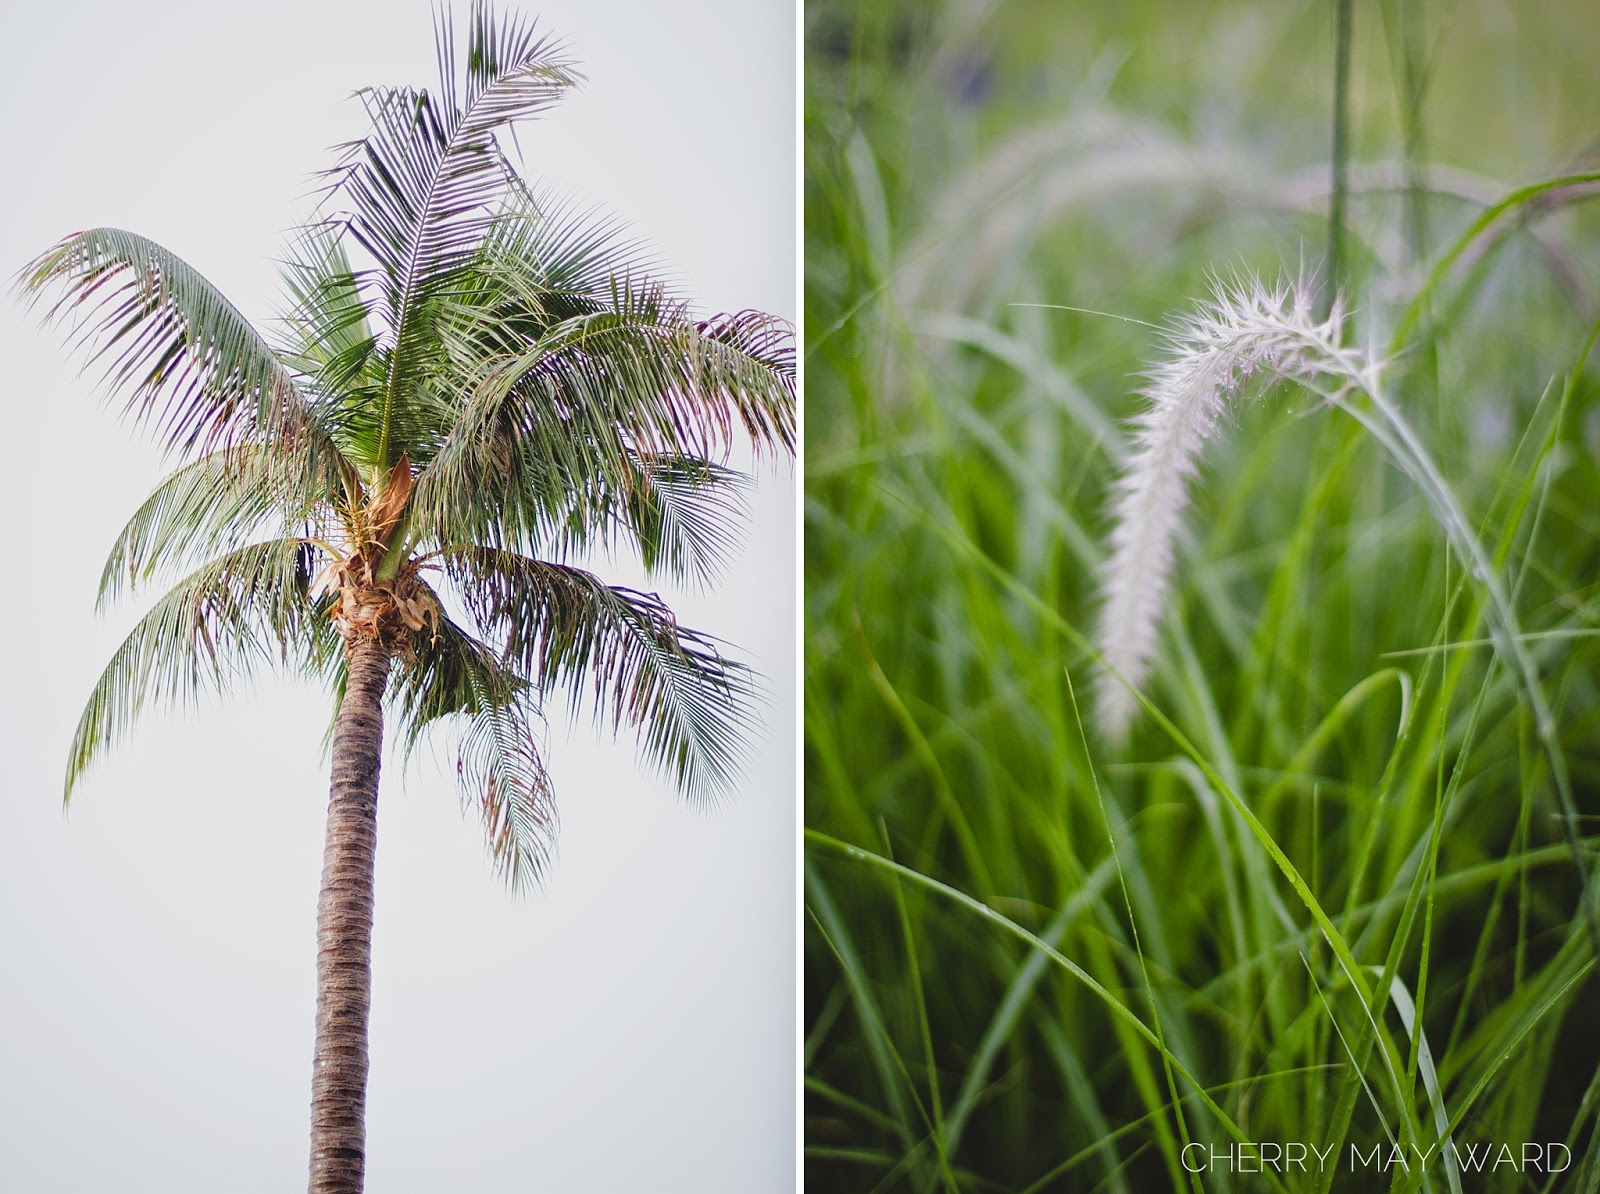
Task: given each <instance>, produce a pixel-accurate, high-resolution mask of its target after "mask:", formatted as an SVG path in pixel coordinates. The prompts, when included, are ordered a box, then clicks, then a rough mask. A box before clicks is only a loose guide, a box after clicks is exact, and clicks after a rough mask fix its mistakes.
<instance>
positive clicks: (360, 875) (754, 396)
mask: <svg viewBox="0 0 1600 1194" xmlns="http://www.w3.org/2000/svg"><path fill="white" fill-rule="evenodd" d="M436 38H437V43H438V61H439V73H440V78H439V87H438V88H437V90H435V91H425V90H413V89H411V88H404V87H391V88H371V89H367V90H365V91H362V92H360V93H359V94H360V97H361V100H362V102H363V104H364V106H365V109H366V112H367V115H368V116H369V118H370V121H371V130H370V132H369V133H368V134H367V136H365V137H364V138H362V139H360V140H358V141H354V142H351V143H349V144H347V145H344V146H341V147H339V149H338V151H337V153H338V157H337V159H336V163H335V165H334V166H333V167H332V168H331V169H330V170H329V171H328V172H327V174H326V178H325V180H324V181H325V195H324V198H323V201H322V204H321V205H320V207H319V208H318V211H317V213H316V216H315V217H314V219H313V220H312V221H311V222H309V223H308V224H307V225H306V226H304V227H303V228H302V229H301V230H300V232H299V233H298V234H297V236H296V237H295V238H294V240H293V243H292V245H291V247H290V251H289V254H288V257H289V260H288V261H287V263H286V265H285V269H284V282H285V290H286V300H287V301H286V305H285V311H284V315H283V318H282V319H281V320H279V321H278V322H277V323H276V324H275V325H274V327H273V329H272V331H271V333H270V334H264V333H263V332H261V331H258V330H257V329H256V327H254V326H253V325H252V324H251V323H250V322H249V321H248V320H246V319H245V317H244V316H243V315H241V314H240V312H239V311H238V310H237V309H236V308H235V307H234V306H233V305H232V304H231V303H229V302H228V300H227V299H226V298H224V297H223V296H222V295H221V294H220V293H219V292H218V290H217V289H216V288H215V287H214V286H212V285H211V283H209V282H208V281H207V280H206V279H205V278H204V277H203V276H202V275H201V274H200V273H199V272H197V271H196V270H195V269H194V268H193V267H191V266H190V265H189V264H187V263H186V262H185V261H183V260H182V259H181V258H179V257H178V256H176V255H175V254H173V253H172V252H170V251H169V250H167V249H165V248H163V247H162V246H160V245H158V244H156V243H154V242H152V241H150V240H148V239H146V238H144V237H141V236H138V235H136V234H133V233H130V232H124V231H120V230H117V229H111V228H97V229H92V230H90V231H86V232H80V233H76V234H74V235H72V236H69V237H67V238H66V239H65V240H63V241H61V242H60V243H59V244H57V245H56V246H55V247H54V248H52V249H51V250H50V251H49V252H47V253H45V254H44V255H43V256H41V257H40V258H39V259H38V260H36V261H35V262H33V263H32V264H30V265H29V266H28V267H27V268H26V269H25V271H24V273H23V275H22V277H21V280H20V284H21V288H22V289H23V290H24V291H25V292H26V293H29V294H34V295H37V294H40V293H42V292H44V291H47V290H53V291H54V292H55V295H56V298H55V302H54V304H53V306H52V307H51V314H52V315H53V316H56V317H60V318H63V319H66V320H68V321H70V323H71V324H72V326H73V327H74V329H75V331H76V333H77V337H78V339H79V340H80V341H81V342H83V343H85V344H87V345H88V346H89V347H90V351H91V352H92V359H94V360H96V361H98V362H100V363H101V364H102V365H103V367H104V368H105V371H106V374H107V378H108V381H109V383H110V385H111V387H112V388H113V390H114V391H116V392H118V393H120V394H121V395H122V396H123V397H124V399H125V401H126V404H127V409H128V411H129V412H130V414H131V415H132V416H133V417H134V418H135V419H136V420H137V421H139V422H142V423H144V424H146V425H148V426H149V427H151V428H153V429H154V430H155V432H156V434H157V436H158V437H159V439H160V441H161V442H162V444H163V445H164V446H165V447H166V448H167V450H168V451H169V452H170V453H171V454H172V456H173V457H174V458H175V459H176V463H177V467H176V468H175V469H174V471H173V472H172V473H171V474H170V475H169V476H167V477H166V479H165V480H163V481H162V482H161V483H160V484H159V485H158V486H157V487H156V489H155V490H154V492H152V493H151V494H150V496H149V498H148V499H147V500H146V501H145V502H144V503H143V504H142V505H141V506H140V507H139V508H138V509H137V510H136V511H135V512H134V514H133V516H132V517H131V518H130V519H129V520H128V523H127V525H126V526H125V527H124V529H123V531H122V532H121V534H120V535H119V536H118V538H117V540H116V542H115V544H114V545H113V547H112V550H111V553H110V558H109V559H108V561H107V563H106V566H105V571H104V574H103V576H102V580H101V588H100V596H101V601H102V603H103V602H105V601H108V600H110V599H113V598H115V597H117V596H119V595H120V594H121V593H122V592H123V591H124V589H127V588H132V587H141V586H148V585H151V584H156V583H162V584H165V585H167V586H168V587H167V588H166V591H165V593H164V595H162V596H161V597H160V598H159V599H158V600H157V601H156V602H155V604H154V606H153V608H152V609H151V610H150V612H149V613H148V614H147V615H146V616H145V617H144V618H143V619H142V620H141V621H140V622H139V623H138V624H137V625H136V626H135V628H134V629H133V631H132V632H131V633H130V634H129V635H128V637H127V639H126V640H125V641H124V642H123V644H122V645H121V647H120V648H119V649H118V650H117V651H116V653H115V654H114V655H113V657H112V659H111V662H110V664H109V665H108V666H107V667H106V669H105V672H104V673H103V675H102V676H101V678H100V680H99V682H98V683H97V684H96V686H95V688H94V690H93V692H92V693H91V695H90V697H89V701H88V704H87V707H86V708H85V709H84V712H83V715H82V718H81V720H80V722H79V725H78V729H77V733H76V735H75V737H74V739H73V742H72V745H71V749H70V756H69V760H68V766H67V775H66V794H67V796H68V797H70V795H71V793H72V789H73V786H74V785H75V784H76V782H77V781H78V779H79V778H80V777H81V775H82V774H83V772H84V770H85V769H86V768H87V767H88V766H89V765H90V764H91V763H92V762H93V761H94V760H95V759H96V758H97V757H98V756H99V754H100V753H101V752H102V751H103V750H104V749H105V748H106V747H107V746H109V745H110V744H112V743H113V742H115V741H116V740H117V739H118V738H119V737H121V736H122V735H123V734H125V733H126V732H127V731H128V729H129V728H130V726H131V725H132V723H133V721H134V720H135V719H136V717H137V716H138V715H139V714H140V712H141V711H142V710H143V709H144V708H145V707H146V705H147V704H149V703H150V702H152V701H164V702H183V701H186V700H189V699H191V698H193V697H194V696H196V695H197V694H199V693H200V692H203V691H225V690H227V689H229V688H230V687H231V686H232V685H233V684H234V683H235V682H236V681H238V680H240V679H242V678H245V677H247V676H248V675H249V674H250V673H251V672H252V670H253V669H254V668H256V667H257V666H259V665H262V664H264V663H271V664H277V665H281V666H286V667H288V668H291V669H294V670H297V671H299V672H301V673H303V674H306V675H309V676H312V677H314V678H316V679H318V680H320V681H321V682H323V683H325V684H326V685H327V686H328V687H329V688H330V689H331V690H332V691H333V693H334V694H335V697H336V714H335V718H334V725H333V730H332V755H333V760H332V763H333V782H332V795H331V801H330V810H329V830H328V847H327V854H326V856H325V859H326V861H325V869H324V876H323V899H322V904H321V905H320V909H319V1011H318V1045H317V1059H316V1077H315V1081H314V1088H315V1089H314V1095H313V1102H314V1108H315V1110H314V1114H313V1166H312V1168H313V1176H312V1188H313V1189H314V1190H320V1189H328V1190H333V1189H359V1188H360V1183H361V1168H362V1147H363V1146H362V1140H361V1117H362V1101H363V1100H364V1090H365V1073H366V1056H365V1049H366V1044H365V1039H366V1037H365V1034H366V1027H365V1025H366V998H367V996H366V990H367V988H366V983H367V977H366V976H367V974H368V961H367V953H366V951H367V949H368V943H369V941H370V931H371V886H372V879H371V876H372V861H371V853H372V844H371V843H372V833H373V832H374V826H375V819H374V816H375V814H374V809H375V801H376V794H377V772H378V755H379V753H380V751H381V742H382V732H383V723H384V721H385V719H387V720H388V721H389V722H390V724H391V726H392V728H393V730H394V733H395V737H396V739H397V741H398V742H400V743H401V744H402V745H403V746H404V747H405V748H406V749H407V750H409V749H410V748H411V747H413V746H414V745H415V744H416V743H417V742H418V741H419V740H420V739H421V738H422V736H423V735H425V734H426V733H427V732H428V731H429V730H430V728H431V727H433V726H435V725H436V724H438V723H450V724H451V727H452V728H453V729H455V731H456V757H457V771H458V775H459V777H460V779H461V782H462V785H463V791H464V794H465V795H466V796H467V798H468V799H469V800H470V802H472V803H474V804H476V805H477V806H478V807H479V808H480V810H481V812H482V815H483V819H484V824H485V827H486V830H487V833H488V841H489V848H490V852H491V855H492V857H493V859H494V861H495V863H496V864H497V866H498V867H499V868H500V870H501V871H502V872H503V873H504V874H505V876H506V877H507V878H508V880H509V881H510V882H511V884H512V885H513V886H514V887H515V886H522V885H525V884H526V883H528V882H530V881H533V880H536V879H537V878H538V877H539V876H540V875H541V873H542V872H543V870H544V868H545V866H546V864H547V862H548V860H549V856H550V849H551V845H552V841H553V834H554V829H555V810H554V805H553V802H552V793H551V787H550V782H549V778H548V776H547V774H546V772H545V769H544V766H543V764H542V762H541V755H540V746H539V739H538V736H537V735H536V733H535V731H534V727H535V725H536V724H537V722H538V719H539V716H540V710H541V708H542V707H543V704H544V702H545V701H546V700H548V699H550V698H551V697H552V696H553V694H555V693H558V692H560V693H564V694H565V696H566V699H567V700H568V701H569V702H570V704H571V705H572V706H573V707H575V708H576V707H580V706H584V707H590V708H592V709H593V711H594V712H595V714H596V715H597V717H599V718H601V719H602V720H603V721H604V722H605V723H607V724H609V725H610V726H611V727H612V729H613V730H614V731H617V730H620V729H622V728H623V727H627V728H629V729H630V730H632V731H633V732H635V733H636V734H637V736H638V740H639V743H640V747H641V749H642V752H643V754H644V757H645V758H646V760H647V761H648V762H649V763H651V764H652V765H654V766H655V767H657V768H659V769H661V770H663V771H664V772H666V773H667V774H668V775H669V776H670V777H671V778H672V779H673V780H674V781H675V782H676V784H677V786H678V787H679V788H680V789H681V790H683V791H684V792H685V793H686V794H689V795H691V796H698V795H702V794H708V793H711V792H714V791H717V790H719V789H725V788H727V787H728V786H729V784H730V783H731V782H732V781H733V779H734V778H735V776H736V775H737V773H738V767H739V763H740V758H741V751H742V749H743V746H742V743H743V741H744V732H745V729H746V728H747V723H748V721H749V719H750V715H751V713H752V702H753V699H754V696H755V690H754V687H753V683H752V678H751V675H750V673H749V672H748V671H747V669H746V668H744V667H743V666H742V665H740V664H738V663H736V662H734V661H732V660H730V659H728V658H726V657H725V656H724V655H723V654H722V652H721V650H720V649H719V645H718V642H717V640H715V639H713V638H712V637H710V636H708V635H706V634H702V633H699V632H697V631H694V630H690V629H688V628H687V627H684V626H680V625H679V624H678V622H677V620H676V619H675V617H674V616H673V614H672V611H671V610H670V609H669V608H668V607H667V606H666V605H665V604H664V603H663V602H662V601H661V600H660V599H659V598H658V597H657V596H655V595H654V594H649V593H642V592H637V591H633V590H630V589H625V588H620V587H615V586H611V585H607V584H606V583H605V582H604V581H602V580H601V579H599V578H598V577H597V576H596V575H594V574H593V573H592V572H590V571H587V570H585V569H584V568H582V567H580V566H578V564H577V563H576V562H575V561H576V560H577V559H579V558H581V556H582V554H583V553H585V552H588V551H592V550H594V549H609V548H613V547H631V548H633V549H636V550H637V551H638V552H639V554H640V555H641V557H642V559H643V561H644V563H645V565H646V567H647V568H648V569H650V570H651V571H652V572H658V573H664V574H666V575H668V576H670V577H672V578H673V579H675V580H689V581H693V582H699V583H710V582H712V581H714V580H715V579H716V577H717V575H718V573H719V570H720V568H721V567H722V566H723V564H724V562H725V559H726V555H727V551H728V549H729V547H730V546H731V544H732V542H733V541H734V539H735V537H736V531H737V530H738V528H739V525H740V523H741V519H742V511H743V505H742V503H743V487H744V485H745V483H746V481H745V478H744V476H743V475H742V474H741V473H738V472H737V471H735V470H733V469H731V468H729V467H728V466H727V464H726V461H727V459H728V455H729V452H730V450H731V449H732V448H733V447H734V446H735V445H736V444H737V443H739V442H741V441H743V440H748V441H749V442H750V443H751V444H752V445H753V446H754V448H755V450H756V451H757V452H758V453H761V452H773V453H792V452H793V449H794V419H795V397H794V358H793V333H792V330H791V329H790V327H789V325H788V324H787V323H785V322H784V321H782V320H779V319H776V318H774V317H772V316H769V315H765V314H762V313H759V312H754V311H743V312H739V313H736V314H729V315H720V316H715V317H713V318H710V319H698V318H696V317H695V315H694V314H693V313H692V311H691V309H690V308H689V307H688V305H687V304H686V303H685V302H684V301H683V300H681V299H680V298H678V297H676V296H674V295H673V294H672V293H671V292H670V291H669V289H668V288H667V287H666V286H665V285H664V284H662V283H661V282H660V281H658V280H656V279H655V278H654V277H652V276H651V274H650V272H649V269H648V263H641V261H640V260H639V254H640V250H639V246H638V245H637V244H636V243H635V242H632V241H630V240H629V239H628V238H627V237H626V236H625V234H624V233H623V230H622V229H620V228H619V227H618V226H617V225H616V224H615V223H614V222H611V221H608V220H606V219H603V218H599V217H596V216H594V215H593V214H592V213H590V212H586V211H582V210H577V209H574V208H573V207H572V206H570V205H569V204H566V203H564V202H563V201H561V200H560V199H559V198H558V197H556V196H555V195H554V194H553V193H551V192H549V191H540V190H535V189H533V188H531V187H530V186H529V185H528V184H526V183H525V182H524V181H523V180H522V178H521V177H520V176H519V175H518V173H517V171H516V170H515V169H514V168H513V166H512V163H511V161H510V160H509V158H508V156H507V154H506V153H505V151H504V148H503V146H502V144H501V140H500V138H501V136H502V135H503V134H504V133H505V131H506V130H507V129H508V128H509V127H510V126H511V125H512V124H513V123H514V122H516V121H518V120H522V119H526V118H528V117H532V116H535V115H538V114H539V113H541V112H543V111H544V110H545V109H546V108H548V107H550V106H551V105H552V104H553V103H555V102H556V101H557V100H558V99H559V98H560V97H561V96H562V94H563V93H564V92H566V91H567V90H568V89H569V88H571V87H572V86H574V85H575V84H576V83H577V82H578V81H579V78H580V76H579V75H578V73H577V71H576V70H575V69H574V67H573V64H572V62H571V61H570V60H569V59H568V57H567V56H566V54H565V52H564V50H563V49H562V48H561V47H560V46H559V45H557V44H554V43H552V42H550V41H549V40H548V39H545V38H542V37H540V36H538V35H536V32H535V30H534V29H533V27H532V26H531V25H527V24H525V23H523V22H521V21H518V20H514V19H513V20H507V19H503V18H498V17H497V16H496V15H495V14H494V13H492V12H491V11H490V10H489V9H488V7H487V6H486V5H484V4H482V3H475V4H474V5H473V7H472V10H471V13H470V17H469V20H468V27H467V37H466V50H465V53H464V54H459V53H458V52H457V47H456V45H455V38H454V34H453V32H452V27H451V24H450V22H449V20H448V18H443V17H442V18H441V19H440V20H439V22H438V27H437V31H436ZM358 1030H359V1031H358ZM357 1031H358V1035H359V1042H358V1043H359V1053H360V1056H359V1058H357V1059H355V1060H352V1061H350V1062H349V1065H348V1066H346V1067H345V1068H344V1069H343V1070H341V1066H344V1065H345V1063H344V1062H343V1061H341V1060H340V1058H341V1057H342V1056H343V1055H344V1054H346V1053H349V1054H351V1055H352V1056H353V1054H354V1051H355V1048H356V1046H355V1044H353V1043H350V1042H354V1041H355V1035H348V1036H340V1035H339V1034H340V1033H346V1034H357ZM341 1042H344V1043H341ZM346 1044H348V1045H349V1047H348V1048H346ZM330 1075H331V1076H330ZM324 1085H326V1086H327V1089H326V1090H325V1089H324ZM319 1174H320V1175H321V1176H319Z"/></svg>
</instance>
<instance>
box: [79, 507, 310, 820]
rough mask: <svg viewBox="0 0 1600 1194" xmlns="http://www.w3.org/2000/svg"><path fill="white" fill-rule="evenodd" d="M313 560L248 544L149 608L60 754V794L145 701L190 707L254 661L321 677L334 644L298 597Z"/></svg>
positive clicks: (305, 550) (280, 542)
mask: <svg viewBox="0 0 1600 1194" xmlns="http://www.w3.org/2000/svg"><path fill="white" fill-rule="evenodd" d="M313 562H314V555H313V551H312V549H311V548H310V547H308V546H307V545H305V544H304V543H302V542H299V541H298V540H294V539H274V540H269V541H267V542H263V543H252V544H249V545H248V546H245V547H241V548H238V549H236V550H234V551H231V552H228V553H227V554H225V555H222V556H219V557H218V558H217V559H214V560H212V561H210V562H209V563H207V564H205V565H204V566H202V567H200V568H198V569H196V570H195V571H194V572H192V573H190V574H189V575H188V576H187V577H185V578H184V579H183V580H182V581H180V582H179V583H178V584H177V585H175V586H173V588H172V589H171V590H170V591H169V592H168V593H167V594H166V595H165V596H163V597H162V598H161V599H160V600H159V601H157V602H156V604H155V606H154V608H152V609H151V610H150V612H149V613H148V614H146V615H145V616H144V617H143V618H142V619H140V621H139V623H138V624H137V625H136V626H134V628H133V630H132V631H131V632H130V633H129V635H128V637H127V638H126V639H124V640H123V643H122V645H121V646H120V647H118V648H117V651H116V654H114V655H113V656H112V657H111V662H110V663H109V664H107V665H106V669H105V671H104V672H103V673H102V674H101V676H100V679H99V681H98V682H97V683H96V684H95V687H94V691H93V692H91V693H90V695H89V700H88V703H87V704H86V706H85V707H84V710H83V715H82V717H81V718H80V719H79V721H78V728H77V731H76V733H74V735H73V738H72V744H71V746H70V748H69V750H68V760H67V778H66V788H65V796H66V798H69V799H70V797H71V795H72V789H73V787H74V786H75V785H76V784H77V782H78V780H79V778H80V777H81V776H82V775H83V773H84V771H85V769H87V768H88V766H89V765H90V763H92V762H93V761H94V760H95V759H96V758H97V757H98V756H99V755H100V753H101V752H102V751H104V750H105V749H106V748H107V747H108V746H110V745H112V744H113V743H115V742H116V741H118V740H119V739H120V738H122V737H123V736H124V735H125V734H126V733H127V731H128V730H129V728H131V726H132V725H133V723H134V721H135V720H136V719H137V718H138V716H139V714H140V712H141V710H143V709H144V707H145V706H146V705H147V704H148V703H149V702H150V701H151V700H157V701H160V702H162V703H164V704H167V705H185V704H191V703H193V702H194V701H195V700H196V699H197V698H198V697H199V696H200V695H201V694H202V693H205V692H223V691H226V690H227V688H228V687H229V686H230V685H231V684H232V682H233V681H235V680H237V679H240V678H243V677H245V676H247V675H248V674H249V673H250V671H251V670H252V668H253V667H254V665H255V664H256V663H258V662H261V661H276V662H279V663H289V664H291V665H293V666H296V667H298V668H300V669H302V670H304V671H306V672H311V673H316V674H326V673H327V672H328V671H329V670H330V669H331V668H332V667H334V666H335V665H336V661H337V660H338V659H339V658H340V654H339V642H338V637H337V636H336V635H335V634H334V632H333V630H332V628H331V627H330V626H329V624H328V620H327V619H326V618H325V617H323V616H321V614H320V613H319V612H318V611H317V610H316V608H315V607H314V606H313V604H312V602H311V601H310V599H309V598H308V597H307V591H308V588H309V585H310V582H311V574H312V567H313Z"/></svg>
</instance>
